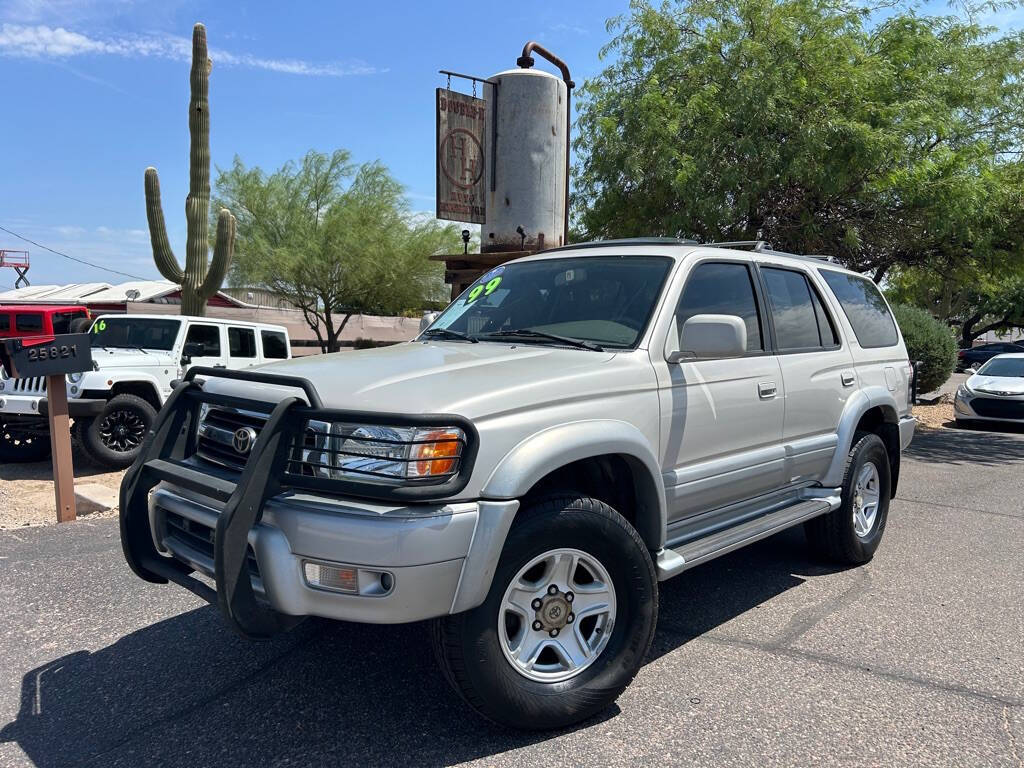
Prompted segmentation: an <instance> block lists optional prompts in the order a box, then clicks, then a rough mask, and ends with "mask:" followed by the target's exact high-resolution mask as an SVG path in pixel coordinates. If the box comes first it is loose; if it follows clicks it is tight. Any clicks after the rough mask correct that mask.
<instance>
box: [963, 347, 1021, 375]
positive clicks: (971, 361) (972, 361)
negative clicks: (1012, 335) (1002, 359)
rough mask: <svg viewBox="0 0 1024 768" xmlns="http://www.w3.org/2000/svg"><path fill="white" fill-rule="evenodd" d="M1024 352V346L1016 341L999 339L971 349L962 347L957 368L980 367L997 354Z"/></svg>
mask: <svg viewBox="0 0 1024 768" xmlns="http://www.w3.org/2000/svg"><path fill="white" fill-rule="evenodd" d="M1021 352H1024V346H1022V345H1021V344H1020V343H1018V342H1015V341H997V342H992V343H991V344H979V345H978V346H976V347H971V348H970V349H961V350H960V351H959V352H957V356H956V369H957V370H958V371H964V370H966V369H968V368H980V367H981V366H982V365H983V364H984V363H987V362H988V361H989V360H991V359H992V358H993V357H995V356H996V355H1004V354H1014V353H1021Z"/></svg>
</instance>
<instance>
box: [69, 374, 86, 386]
mask: <svg viewBox="0 0 1024 768" xmlns="http://www.w3.org/2000/svg"><path fill="white" fill-rule="evenodd" d="M83 376H85V374H84V373H82V372H81V371H78V372H76V373H69V374H68V381H70V382H71V383H72V384H77V383H78V382H80V381H81V380H82V377H83Z"/></svg>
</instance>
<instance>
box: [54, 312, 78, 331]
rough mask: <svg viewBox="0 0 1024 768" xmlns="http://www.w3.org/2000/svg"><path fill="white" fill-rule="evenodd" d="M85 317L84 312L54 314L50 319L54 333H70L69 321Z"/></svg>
mask: <svg viewBox="0 0 1024 768" xmlns="http://www.w3.org/2000/svg"><path fill="white" fill-rule="evenodd" d="M79 317H85V313H84V312H54V313H53V315H52V316H51V318H50V322H52V323H53V332H54V333H71V321H72V320H76V319H78V318H79Z"/></svg>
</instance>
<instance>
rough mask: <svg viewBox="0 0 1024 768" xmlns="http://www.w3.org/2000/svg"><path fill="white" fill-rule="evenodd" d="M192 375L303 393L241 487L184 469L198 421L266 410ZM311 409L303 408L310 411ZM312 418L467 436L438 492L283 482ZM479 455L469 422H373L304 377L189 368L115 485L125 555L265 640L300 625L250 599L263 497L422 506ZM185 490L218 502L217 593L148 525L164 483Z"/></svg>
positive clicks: (452, 488) (457, 480)
mask: <svg viewBox="0 0 1024 768" xmlns="http://www.w3.org/2000/svg"><path fill="white" fill-rule="evenodd" d="M196 376H203V377H205V378H226V379H236V380H241V381H248V382H252V383H258V384H270V385H277V386H282V387H286V388H293V389H298V390H301V391H302V392H303V393H304V394H305V396H306V400H305V401H304V400H303V399H302V398H300V397H296V396H289V397H285V398H284V399H282V400H281V401H280V402H278V403H277V405H275V406H273V408H272V410H270V411H269V414H270V415H269V417H268V419H267V423H266V426H264V427H263V429H262V430H261V431H260V436H259V439H258V440H257V441H256V443H255V445H254V446H253V448H252V450H251V452H250V454H249V457H248V460H247V461H246V463H245V466H244V468H243V469H242V473H241V476H240V477H238V479H237V482H232V481H230V480H226V479H224V478H223V476H222V475H217V474H213V473H209V472H204V471H202V469H201V468H200V467H199V466H197V465H196V464H194V463H189V462H186V459H187V458H189V457H191V456H193V455H194V454H195V450H196V422H197V420H198V413H199V408H200V406H201V405H202V404H203V403H208V404H210V405H223V406H228V407H234V408H243V409H249V410H261V411H263V412H267V407H268V405H267V403H264V402H260V401H256V400H250V399H246V398H240V397H234V396H228V395H222V394H216V393H211V392H206V391H205V390H204V389H203V387H202V386H201V384H200V383H199V382H197V381H195V378H196ZM307 403H308V404H307ZM310 418H315V419H322V420H325V421H331V420H334V421H356V420H361V421H363V422H364V423H377V424H392V425H396V426H434V425H436V426H457V427H460V428H462V429H463V431H464V432H465V434H466V437H467V445H466V446H465V448H464V454H463V456H462V457H461V459H460V461H459V471H458V473H457V475H455V476H454V477H452V478H449V479H447V480H446V481H444V482H442V483H437V484H432V485H428V484H418V485H414V486H401V487H397V486H392V485H383V484H371V483H365V482H357V481H351V482H349V481H338V480H324V479H321V478H304V477H299V476H295V475H286V473H285V468H286V466H287V464H288V461H289V452H290V449H291V446H292V445H293V444H294V442H295V440H296V438H297V437H298V435H299V434H300V433H301V431H302V430H304V428H305V424H306V422H307V421H308V420H309V419H310ZM476 447H477V435H476V430H475V429H474V428H473V425H472V424H471V423H469V422H468V421H467V420H465V419H463V418H461V417H457V416H450V415H423V416H410V415H408V414H381V413H376V414H369V413H357V412H352V411H339V410H334V409H325V408H323V404H322V402H321V401H320V397H319V395H318V394H317V392H316V389H315V388H314V387H313V385H312V383H311V382H310V381H309V380H307V379H303V378H299V377H292V376H278V375H274V374H268V373H259V372H255V371H230V370H224V369H222V368H191V369H190V370H189V371H188V373H187V374H186V376H185V378H184V380H183V381H182V382H181V383H180V384H179V385H178V386H177V387H176V388H175V390H174V391H173V392H172V393H171V396H170V397H169V398H168V399H167V402H166V403H165V404H164V406H163V408H161V410H160V413H159V414H158V416H157V419H156V421H155V423H154V424H153V426H152V428H151V429H150V431H149V433H148V434H147V436H146V440H145V442H144V443H143V446H142V450H141V451H140V452H139V456H138V458H137V459H136V460H135V463H133V464H132V466H131V467H130V468H129V469H128V471H127V472H126V473H125V476H124V480H123V481H122V483H121V497H120V527H121V547H122V549H123V551H124V556H125V559H126V560H127V561H128V565H129V566H130V567H131V569H132V570H133V571H134V572H135V573H136V575H138V576H139V577H140V578H142V579H145V580H146V581H150V582H154V583H157V584H165V583H167V582H168V581H173V582H174V583H176V584H179V585H181V586H183V587H185V588H186V589H188V590H190V591H192V592H194V593H195V594H197V595H199V596H200V597H202V598H203V599H205V600H208V601H209V602H211V603H215V604H216V605H217V606H218V607H219V608H220V611H221V613H222V614H223V615H224V617H225V619H226V620H227V622H228V623H229V624H230V625H231V626H232V627H233V628H234V629H235V630H236V631H237V632H239V633H240V634H241V635H243V636H245V637H248V638H253V639H260V638H267V637H271V636H273V635H275V634H277V633H279V632H282V631H284V630H287V629H290V628H291V627H292V626H294V625H295V624H297V623H298V622H299V621H301V618H300V617H293V616H285V615H283V614H280V613H278V612H277V611H274V610H273V609H272V608H270V607H269V606H268V605H266V604H264V603H261V602H259V601H258V600H257V599H256V595H255V593H254V592H253V589H252V584H251V581H250V573H249V569H248V565H247V549H248V534H249V531H250V530H251V529H252V527H253V526H254V525H255V524H256V523H257V522H259V520H260V518H261V516H262V513H263V507H264V504H265V503H266V501H267V499H269V498H271V497H273V496H276V495H277V494H279V493H281V491H282V490H284V488H285V487H302V488H311V489H314V490H323V491H327V492H332V493H351V494H353V495H357V496H362V497H367V498H381V499H390V500H402V499H405V500H411V501H415V500H424V499H428V498H443V497H449V496H451V495H453V494H456V493H458V492H459V491H461V490H462V489H463V488H464V487H465V485H466V483H467V482H468V481H469V473H470V471H471V468H472V464H473V459H474V458H475V454H476ZM165 480H166V481H170V482H172V483H173V484H175V485H177V486H180V487H183V488H185V489H188V490H190V491H192V492H194V493H198V494H200V495H203V496H206V497H208V498H210V499H213V500H215V501H217V502H221V503H222V504H223V511H222V512H221V513H220V516H219V518H218V520H217V527H216V530H215V532H214V579H215V582H216V590H214V589H212V588H210V587H209V586H208V585H207V584H206V583H205V582H203V581H200V580H199V579H197V578H195V577H194V576H192V575H191V574H192V569H191V567H190V566H188V565H186V564H185V563H183V562H181V561H179V560H177V559H174V558H170V557H166V556H164V555H161V554H160V553H159V552H158V551H157V549H156V546H155V544H154V541H153V534H152V531H151V529H150V522H149V509H148V507H149V494H150V492H151V491H152V490H153V488H155V487H156V486H157V484H159V483H160V482H162V481H165Z"/></svg>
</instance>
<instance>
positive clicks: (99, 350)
mask: <svg viewBox="0 0 1024 768" xmlns="http://www.w3.org/2000/svg"><path fill="white" fill-rule="evenodd" d="M92 361H93V363H94V364H95V365H97V366H99V368H100V369H101V370H102V369H105V368H146V367H148V366H151V365H162V366H167V365H174V364H175V362H174V356H173V354H172V353H170V352H167V351H165V350H162V349H147V350H146V351H145V352H140V351H139V350H137V349H126V348H124V347H107V348H106V349H104V348H103V347H93V348H92Z"/></svg>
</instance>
